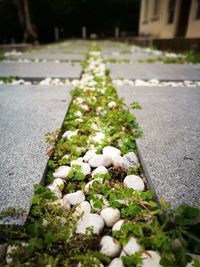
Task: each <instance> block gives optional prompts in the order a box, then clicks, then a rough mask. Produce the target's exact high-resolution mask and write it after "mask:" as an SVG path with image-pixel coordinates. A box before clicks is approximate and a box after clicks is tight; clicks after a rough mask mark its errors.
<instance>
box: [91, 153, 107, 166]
mask: <svg viewBox="0 0 200 267" xmlns="http://www.w3.org/2000/svg"><path fill="white" fill-rule="evenodd" d="M89 164H90V166H91V167H93V168H96V167H99V166H104V167H109V166H111V165H112V159H111V157H109V156H106V155H95V156H93V157H92V158H91V159H90V160H89Z"/></svg>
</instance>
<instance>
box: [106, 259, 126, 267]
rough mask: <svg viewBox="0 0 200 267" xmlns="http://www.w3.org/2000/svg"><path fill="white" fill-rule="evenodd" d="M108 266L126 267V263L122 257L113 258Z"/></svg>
mask: <svg viewBox="0 0 200 267" xmlns="http://www.w3.org/2000/svg"><path fill="white" fill-rule="evenodd" d="M108 267H124V264H123V262H122V260H121V259H120V258H115V259H113V260H112V261H111V262H110V264H109V265H108Z"/></svg>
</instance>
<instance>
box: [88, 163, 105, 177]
mask: <svg viewBox="0 0 200 267" xmlns="http://www.w3.org/2000/svg"><path fill="white" fill-rule="evenodd" d="M106 173H108V170H107V169H106V168H105V167H104V166H99V167H97V168H96V169H94V171H93V172H92V177H94V175H96V174H106Z"/></svg>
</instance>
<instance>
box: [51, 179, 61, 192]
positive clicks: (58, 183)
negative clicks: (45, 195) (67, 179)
mask: <svg viewBox="0 0 200 267" xmlns="http://www.w3.org/2000/svg"><path fill="white" fill-rule="evenodd" d="M52 185H53V186H56V187H57V188H59V189H63V188H64V182H63V179H61V178H56V179H55V180H54V181H53V183H52Z"/></svg>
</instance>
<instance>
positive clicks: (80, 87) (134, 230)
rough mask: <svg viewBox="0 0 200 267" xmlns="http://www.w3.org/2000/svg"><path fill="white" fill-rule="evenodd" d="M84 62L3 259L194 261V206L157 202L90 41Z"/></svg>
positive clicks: (126, 117)
mask: <svg viewBox="0 0 200 267" xmlns="http://www.w3.org/2000/svg"><path fill="white" fill-rule="evenodd" d="M83 68H84V72H83V74H82V77H81V79H80V81H77V84H76V88H75V89H74V90H73V91H72V92H71V94H72V102H71V104H70V107H69V110H68V112H67V115H66V117H65V120H64V123H63V127H62V129H58V130H57V131H55V132H53V133H47V134H46V139H47V141H48V143H49V145H50V149H49V152H48V154H49V156H51V159H50V160H49V162H48V170H47V173H46V177H45V186H42V185H35V195H34V196H33V199H32V207H31V211H30V215H29V218H28V221H27V224H26V230H25V232H24V233H23V234H22V236H21V239H23V241H21V240H20V241H12V242H9V243H10V245H9V246H8V249H7V257H6V263H5V264H7V266H48V267H50V266H52V267H53V266H78V267H83V266H87V267H90V266H91V267H93V266H110V267H121V266H143V267H148V266H149V267H151V266H152V267H157V266H166V267H167V266H174V267H175V266H183V267H185V266H187V267H189V266H194V267H197V266H200V262H199V261H198V260H196V259H195V257H197V256H194V255H192V256H191V253H192V254H199V252H200V242H199V241H200V240H199V238H198V236H197V234H196V232H197V229H196V228H197V227H198V223H199V217H200V213H199V211H198V210H197V209H195V208H192V207H189V206H187V205H181V206H180V207H178V208H177V209H176V210H175V211H173V210H171V209H170V207H169V205H168V203H166V202H165V201H164V200H163V199H161V204H162V207H161V208H160V207H158V205H157V203H156V202H155V201H154V195H153V193H152V192H151V191H150V190H149V189H148V185H147V182H146V180H145V178H144V175H143V173H142V169H141V166H140V163H139V161H138V158H137V156H136V153H137V151H136V143H135V140H136V138H138V137H140V136H141V134H142V132H141V130H140V129H139V126H138V124H137V122H136V118H135V116H134V115H133V114H131V113H130V112H129V109H128V107H127V106H126V105H125V104H124V102H123V100H122V99H119V98H118V97H117V93H116V90H115V88H114V86H113V84H112V81H111V79H110V77H109V71H108V70H106V66H105V64H104V62H103V60H102V56H101V52H100V51H99V50H98V47H96V45H95V44H94V45H93V46H92V47H91V49H90V51H89V53H88V55H87V58H86V60H85V62H84V63H83ZM131 106H132V108H133V109H135V108H141V107H140V105H139V104H138V103H137V102H134V103H132V105H131ZM58 136H59V137H58ZM191 261H192V262H191Z"/></svg>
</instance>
